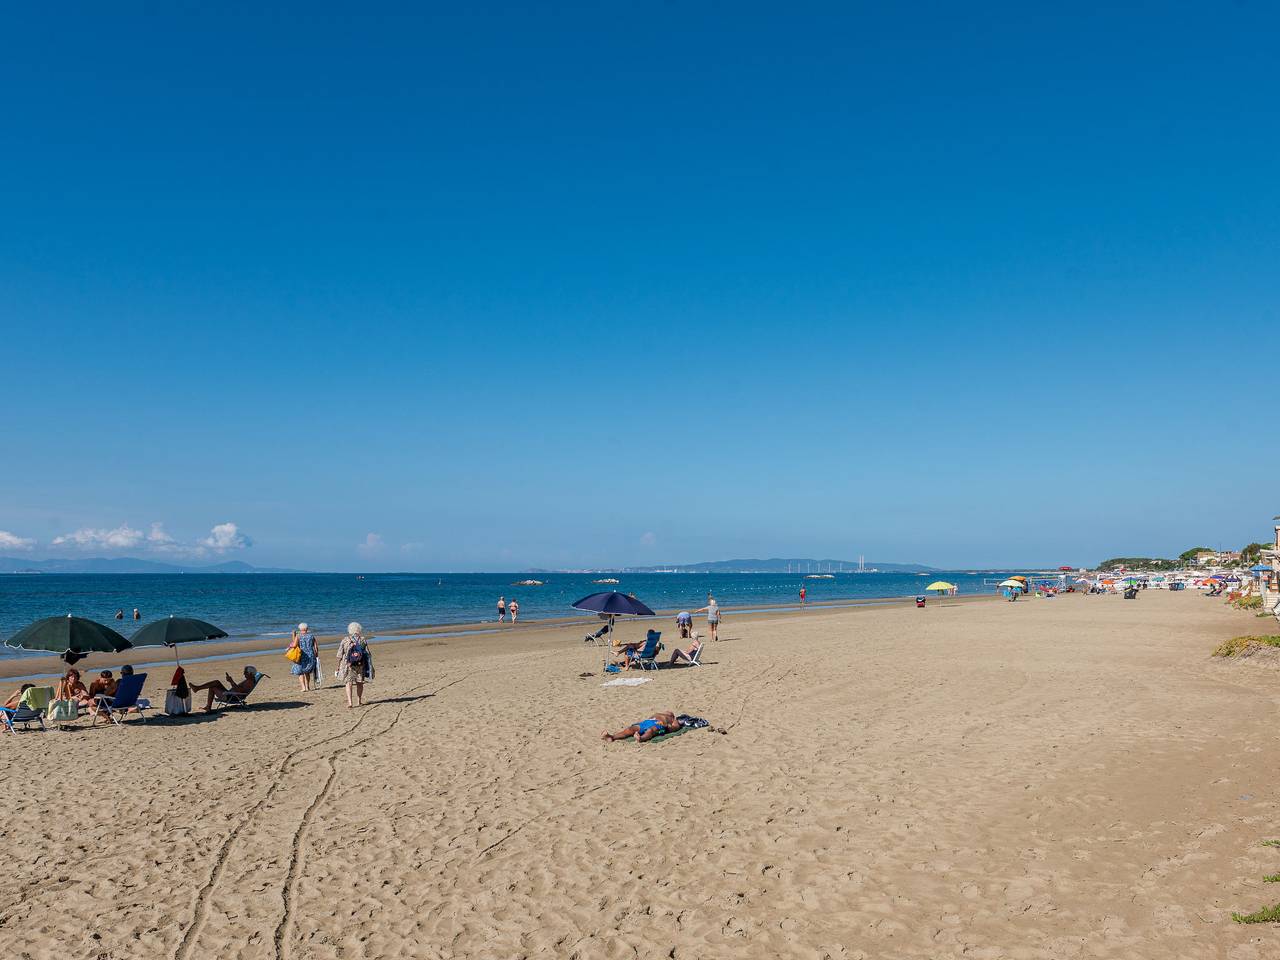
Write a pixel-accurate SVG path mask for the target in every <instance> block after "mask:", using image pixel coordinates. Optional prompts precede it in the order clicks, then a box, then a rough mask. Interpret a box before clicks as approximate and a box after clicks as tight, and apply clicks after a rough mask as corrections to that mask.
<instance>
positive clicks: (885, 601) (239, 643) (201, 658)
mask: <svg viewBox="0 0 1280 960" xmlns="http://www.w3.org/2000/svg"><path fill="white" fill-rule="evenodd" d="M915 596H916V595H915V594H910V595H907V596H897V597H865V598H850V599H848V600H828V601H824V602H820V603H819V602H815V603H808V604H805V605H804V606H803V607H801V606H800V605H799V604H796V603H789V604H764V605H759V606H754V605H753V606H747V607H727V608H726V607H721V611H722V614H723V615H724V616H725V617H726V618H730V617H737V616H748V617H750V616H761V615H764V614H776V615H780V616H801V615H803V614H805V613H807V612H809V611H824V610H825V611H835V610H851V609H857V608H860V607H873V608H874V607H884V606H890V605H894V604H900V603H901V604H907V603H911V602H914V600H915ZM943 599H945V601H946V602H945V603H943V604H941V606H942V607H950V606H952V605H955V606H960V605H961V604H969V603H975V602H978V601H982V600H987V601H990V600H998V599H1000V597H999V596H998V595H992V596H985V595H979V594H969V595H966V596H955V597H945V598H943ZM929 600H930V602H931V605H932V606H935V607H936V606H939V604H938V598H936V597H932V596H931V597H930V598H929ZM926 609H927V608H926ZM678 612H679V611H678V610H675V609H671V610H666V609H663V610H657V611H655V613H656V616H655V617H653V618H652V619H651V618H648V617H644V618H640V617H628V618H625V619H622V620H620V621H619V624H620V625H619V627H618V629H619V630H621V629H623V627H624V626H625V625H626V624H630V623H646V624H647V623H652V622H654V621H656V620H661V619H672V618H674V617H675V615H676V614H677V613H678ZM700 620H701V618H695V621H694V625H695V628H697V626H698V624H699V621H700ZM599 623H601V620H600V619H599V618H598V617H597V616H594V615H592V616H586V615H582V616H573V617H546V618H543V619H538V620H533V619H531V620H522V621H520V622H519V623H516V624H514V625H513V624H511V623H506V624H501V625H500V624H499V623H498V622H497V621H496V620H488V621H475V622H471V623H464V624H424V625H421V626H417V627H396V628H394V629H391V630H386V631H380V632H377V633H374V634H373V636H372V638H371V642H372V644H373V647H374V650H375V651H376V650H377V648H378V647H379V646H380V645H381V644H386V643H404V642H411V641H415V640H420V641H435V643H433V644H430V645H435V644H436V643H438V644H441V645H443V644H445V642H446V641H449V640H453V641H466V640H471V639H478V638H482V637H483V638H485V639H493V638H494V637H495V636H496V635H500V634H516V633H518V634H519V635H520V636H522V637H527V636H534V635H542V634H544V633H546V632H547V631H551V630H559V629H562V628H564V627H570V626H582V627H586V626H593V625H598V624H599ZM701 624H702V630H701V631H699V632H705V630H706V623H705V621H701ZM341 639H342V636H341V634H337V633H324V634H317V635H316V640H317V642H318V643H319V645H320V649H321V650H326V649H336V648H337V646H338V643H339V641H341ZM287 643H288V640H287V639H286V638H282V637H266V636H261V635H259V636H255V637H246V638H243V639H234V638H229V639H226V640H217V641H206V642H202V643H188V644H182V645H180V646H179V647H178V659H179V660H181V662H182V665H183V666H184V667H185V666H189V665H191V664H201V663H217V662H225V661H232V660H243V661H246V662H247V661H248V660H249V659H250V658H251V657H257V656H258V655H260V654H274V655H276V656H281V657H282V655H283V653H284V650H285V647H286V645H287ZM173 653H174V652H173V650H172V649H170V648H168V647H133V648H131V649H130V650H126V651H124V652H123V653H119V654H110V655H108V654H98V653H93V654H89V656H88V657H86V658H85V659H83V660H80V661H78V662H77V663H76V664H75V666H76V668H77V669H78V670H79V671H80V673H81V674H82V675H84V676H88V675H90V674H93V673H96V672H98V671H99V670H113V671H118V670H119V668H120V667H121V666H122V665H124V664H126V663H128V664H132V665H133V667H134V669H135V670H139V671H145V670H164V669H167V668H172V667H174V666H176V664H175V662H174V657H173ZM375 656H376V654H375ZM90 660H92V663H91V662H90ZM258 666H261V664H258ZM289 666H291V664H288V663H287V661H286V662H285V667H286V668H287V667H289ZM66 670H67V665H66V663H65V662H63V661H62V660H60V659H58V657H57V656H56V655H54V654H48V655H43V654H40V655H19V656H13V657H0V679H3V680H16V681H19V682H22V681H38V680H52V679H56V678H58V677H61V676H62V674H63V673H64V672H65V671H66ZM265 672H268V673H269V672H270V671H269V670H268V671H265ZM276 672H277V673H279V674H281V675H287V674H288V671H287V669H286V670H285V671H283V672H282V671H281V670H279V669H278V668H277V671H276Z"/></svg>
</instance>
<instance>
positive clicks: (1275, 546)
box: [1260, 517, 1280, 620]
mask: <svg viewBox="0 0 1280 960" xmlns="http://www.w3.org/2000/svg"><path fill="white" fill-rule="evenodd" d="M1275 519H1277V520H1280V517H1276V518H1275ZM1275 534H1276V539H1275V542H1274V543H1272V544H1271V548H1270V549H1269V550H1264V551H1262V562H1263V563H1264V564H1269V565H1270V566H1271V572H1270V573H1268V574H1263V576H1262V577H1261V583H1260V586H1261V587H1262V609H1264V610H1270V611H1271V612H1272V613H1273V614H1275V617H1276V619H1277V620H1280V524H1276V528H1275Z"/></svg>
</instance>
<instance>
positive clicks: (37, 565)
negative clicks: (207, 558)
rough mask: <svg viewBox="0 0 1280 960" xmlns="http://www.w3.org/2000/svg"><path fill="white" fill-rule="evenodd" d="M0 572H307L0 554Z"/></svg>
mask: <svg viewBox="0 0 1280 960" xmlns="http://www.w3.org/2000/svg"><path fill="white" fill-rule="evenodd" d="M0 573H306V571H305V570H288V569H285V568H283V567H255V566H253V565H252V564H249V563H245V562H244V561H243V560H227V561H225V562H224V563H213V564H205V565H200V564H185V563H184V564H176V563H161V562H159V561H158V560H139V559H138V558H136V557H84V558H75V559H72V558H68V559H65V560H30V559H27V558H25V557H0Z"/></svg>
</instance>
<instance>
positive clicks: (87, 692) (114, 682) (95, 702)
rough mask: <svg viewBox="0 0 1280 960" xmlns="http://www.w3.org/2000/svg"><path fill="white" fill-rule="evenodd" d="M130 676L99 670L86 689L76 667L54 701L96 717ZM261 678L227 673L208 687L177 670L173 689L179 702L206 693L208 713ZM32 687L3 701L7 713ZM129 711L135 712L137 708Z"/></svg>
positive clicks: (251, 671)
mask: <svg viewBox="0 0 1280 960" xmlns="http://www.w3.org/2000/svg"><path fill="white" fill-rule="evenodd" d="M131 676H133V667H132V666H130V665H129V664H127V663H126V664H125V665H124V666H123V667H121V668H120V679H117V678H116V677H115V676H114V675H113V674H112V672H111V671H110V670H100V671H99V672H98V675H97V676H96V677H95V678H94V679H93V680H92V681H91V682H90V683H89V685H88V686H85V683H84V680H83V679H82V677H81V675H80V671H79V670H77V669H76V668H75V667H71V668H69V669H68V670H67V672H66V673H64V674H63V675H62V678H61V679H60V680H59V681H58V682H57V684H56V685H55V687H54V690H53V699H54V700H62V701H67V702H70V703H73V704H75V705H76V707H77V708H78V710H79V711H80V712H88V713H89V714H91V715H95V716H96V715H97V712H98V706H99V703H100V702H101V701H100V698H103V697H105V698H108V699H109V698H112V697H114V696H115V695H116V691H117V689H118V688H119V686H120V680H122V679H124V678H125V677H131ZM261 676H262V675H261V674H260V673H258V671H257V669H256V668H254V667H245V668H244V674H243V676H242V677H241V678H240V679H239V680H236V679H235V678H233V677H232V676H231V674H229V673H228V674H226V683H223V682H222V681H221V680H210V681H209V682H208V683H192V684H188V683H187V680H186V676H185V673H184V671H183V669H182V668H181V667H179V668H178V670H177V672H176V673H175V674H174V677H173V684H172V686H173V688H174V689H176V691H177V693H178V696H179V697H181V698H182V699H186V698H187V697H188V696H190V695H191V693H192V692H195V693H205V694H206V699H205V710H206V711H208V710H212V709H213V705H214V703H215V701H219V700H221V701H224V702H228V701H234V700H237V699H243V698H244V697H247V696H248V695H249V694H250V693H252V692H253V688H254V687H255V686H257V684H258V680H259V679H260V678H261ZM34 687H35V684H34V683H24V684H22V686H20V687H19V688H18V689H17V690H15V691H13V693H12V694H10V695H9V698H8V699H7V700H5V702H4V708H5V709H6V710H16V709H18V707H19V706H21V705H22V702H23V698H24V696H25V695H26V692H27V691H28V690H30V689H32V688H34ZM144 704H145V702H144ZM128 709H129V710H134V711H136V710H137V707H131V708H128Z"/></svg>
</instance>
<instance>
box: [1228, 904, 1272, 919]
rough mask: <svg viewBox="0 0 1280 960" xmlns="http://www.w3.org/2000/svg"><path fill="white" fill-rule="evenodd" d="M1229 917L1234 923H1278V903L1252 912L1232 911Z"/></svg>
mask: <svg viewBox="0 0 1280 960" xmlns="http://www.w3.org/2000/svg"><path fill="white" fill-rule="evenodd" d="M1231 919H1232V920H1234V921H1235V922H1236V923H1280V903H1277V904H1276V905H1275V906H1274V907H1263V908H1262V909H1261V910H1255V911H1254V912H1253V913H1232V914H1231Z"/></svg>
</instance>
